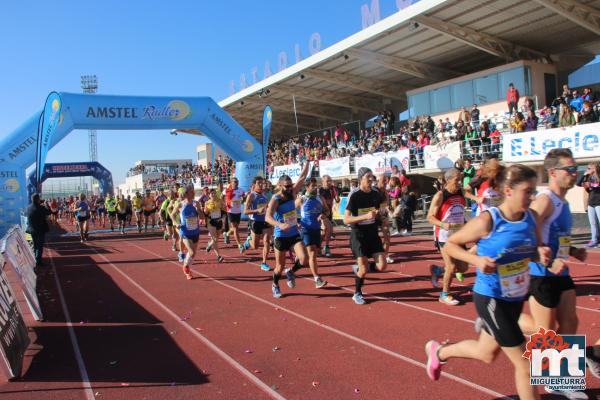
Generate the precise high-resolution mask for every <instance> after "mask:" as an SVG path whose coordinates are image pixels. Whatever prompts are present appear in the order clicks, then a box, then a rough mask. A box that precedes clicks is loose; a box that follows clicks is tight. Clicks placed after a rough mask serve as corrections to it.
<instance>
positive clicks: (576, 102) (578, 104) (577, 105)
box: [568, 90, 583, 112]
mask: <svg viewBox="0 0 600 400" xmlns="http://www.w3.org/2000/svg"><path fill="white" fill-rule="evenodd" d="M568 104H569V106H571V108H572V109H573V110H575V111H576V112H580V111H581V109H582V108H583V98H582V97H581V96H579V91H577V90H573V100H571V102H570V103H568Z"/></svg>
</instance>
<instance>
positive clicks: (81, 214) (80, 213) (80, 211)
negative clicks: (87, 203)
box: [79, 210, 87, 217]
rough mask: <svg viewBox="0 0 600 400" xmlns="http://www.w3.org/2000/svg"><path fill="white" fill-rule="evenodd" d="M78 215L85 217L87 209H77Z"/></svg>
mask: <svg viewBox="0 0 600 400" xmlns="http://www.w3.org/2000/svg"><path fill="white" fill-rule="evenodd" d="M79 216H80V217H87V211H86V210H79Z"/></svg>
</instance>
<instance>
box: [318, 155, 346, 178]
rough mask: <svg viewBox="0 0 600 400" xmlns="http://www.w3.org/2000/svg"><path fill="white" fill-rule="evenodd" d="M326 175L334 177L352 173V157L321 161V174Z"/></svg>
mask: <svg viewBox="0 0 600 400" xmlns="http://www.w3.org/2000/svg"><path fill="white" fill-rule="evenodd" d="M324 175H329V176H330V177H332V178H339V177H340V176H348V175H350V157H341V158H334V159H333V160H321V161H319V176H321V177H322V176H324Z"/></svg>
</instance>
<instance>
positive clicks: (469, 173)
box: [462, 158, 477, 187]
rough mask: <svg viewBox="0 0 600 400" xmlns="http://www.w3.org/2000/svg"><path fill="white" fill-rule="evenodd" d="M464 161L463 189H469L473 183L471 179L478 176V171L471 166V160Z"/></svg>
mask: <svg viewBox="0 0 600 400" xmlns="http://www.w3.org/2000/svg"><path fill="white" fill-rule="evenodd" d="M463 161H464V162H463V172H462V173H463V187H467V185H468V184H469V183H470V182H471V179H473V178H475V175H477V171H476V170H475V167H474V166H473V165H472V164H471V159H470V158H465V159H464V160H463Z"/></svg>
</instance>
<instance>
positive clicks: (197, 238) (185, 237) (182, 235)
mask: <svg viewBox="0 0 600 400" xmlns="http://www.w3.org/2000/svg"><path fill="white" fill-rule="evenodd" d="M179 234H180V235H181V238H182V239H188V240H190V241H191V242H192V243H198V240H199V239H200V236H185V235H184V234H183V232H181V231H179Z"/></svg>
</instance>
